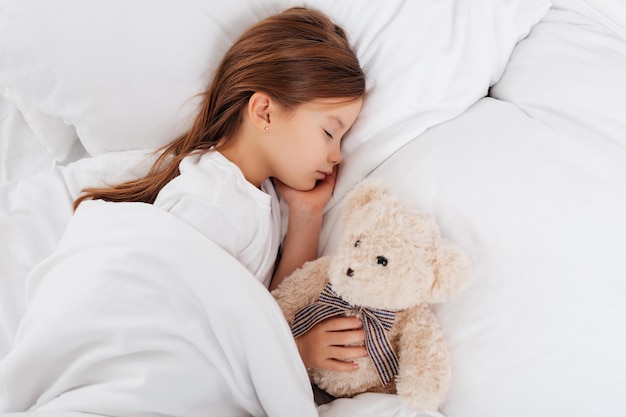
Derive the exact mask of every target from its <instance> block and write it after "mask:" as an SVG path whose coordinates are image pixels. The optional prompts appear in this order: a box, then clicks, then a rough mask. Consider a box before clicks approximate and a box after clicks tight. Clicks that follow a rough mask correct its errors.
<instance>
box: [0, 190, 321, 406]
mask: <svg viewBox="0 0 626 417" xmlns="http://www.w3.org/2000/svg"><path fill="white" fill-rule="evenodd" d="M0 411H1V412H17V411H51V412H70V411H75V412H85V413H89V414H96V415H115V416H137V415H150V414H154V413H159V414H162V415H163V414H167V415H177V416H206V415H215V416H240V415H253V416H264V415H271V416H286V417H292V416H313V415H317V411H316V408H315V405H314V403H313V396H312V391H311V388H310V385H309V381H308V377H307V375H306V371H305V368H304V366H303V365H302V363H301V361H300V358H299V355H298V352H297V349H296V347H295V344H294V342H293V338H292V336H291V333H290V331H289V328H288V326H287V325H286V323H285V322H284V319H283V318H282V314H281V312H280V310H279V308H278V307H277V305H276V304H275V302H274V300H273V299H272V297H271V295H270V294H269V293H268V291H267V290H266V289H265V288H264V287H263V286H262V285H261V284H260V283H259V282H258V281H257V280H255V279H254V277H253V276H252V275H251V274H250V273H249V272H248V271H247V270H246V269H245V268H244V267H243V266H241V265H240V264H239V263H238V262H237V261H236V260H234V259H233V258H232V257H230V256H229V255H228V254H226V252H224V251H223V250H221V248H219V247H218V246H216V245H215V244H214V243H213V242H211V241H209V240H208V239H206V238H205V237H204V236H203V235H201V234H200V233H198V232H197V231H195V230H194V229H191V228H190V227H189V226H187V225H186V224H184V223H183V222H181V221H179V220H178V219H176V218H175V217H173V216H171V215H169V214H166V213H164V212H162V211H160V210H158V209H157V208H155V207H153V206H151V205H146V204H140V203H124V204H114V203H105V202H101V201H96V202H87V203H85V204H83V205H81V207H80V208H79V210H78V211H77V213H76V215H75V216H74V218H73V219H72V221H71V222H70V225H69V228H68V229H67V231H66V233H65V235H64V236H63V238H62V240H61V242H60V244H59V246H58V248H57V251H56V252H55V254H54V255H53V256H51V257H50V258H48V259H47V260H46V261H44V262H43V263H41V264H40V265H39V266H38V267H37V268H36V269H35V270H34V271H33V273H32V274H31V275H30V277H29V280H28V282H27V309H26V314H25V316H24V318H23V320H22V322H21V324H20V326H19V328H18V332H17V337H16V339H15V343H14V346H13V349H12V350H11V351H10V352H9V353H8V355H7V356H6V357H5V358H4V360H3V361H2V362H0Z"/></svg>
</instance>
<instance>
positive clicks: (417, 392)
mask: <svg viewBox="0 0 626 417" xmlns="http://www.w3.org/2000/svg"><path fill="white" fill-rule="evenodd" d="M397 391H398V395H400V396H401V397H402V398H403V399H404V401H405V403H406V404H407V406H409V407H410V408H411V409H412V410H415V411H417V412H418V413H429V412H431V413H433V412H434V413H436V412H438V410H439V407H441V405H442V404H443V401H444V399H445V395H446V389H445V388H444V387H442V386H440V385H438V384H435V385H433V386H421V387H420V386H418V385H416V384H407V383H406V381H404V383H403V381H401V380H400V381H398V385H397Z"/></svg>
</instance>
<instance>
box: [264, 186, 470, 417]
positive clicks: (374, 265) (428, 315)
mask: <svg viewBox="0 0 626 417" xmlns="http://www.w3.org/2000/svg"><path fill="white" fill-rule="evenodd" d="M343 222H344V225H343V231H342V234H341V236H340V242H339V246H338V247H339V249H338V252H337V253H336V254H335V255H333V256H325V257H322V258H319V259H317V260H315V261H312V262H308V263H306V264H305V265H303V267H302V268H301V269H299V270H297V271H295V272H294V273H293V274H291V275H290V276H289V277H287V278H286V279H285V280H284V281H283V282H282V283H281V285H280V286H279V287H278V288H277V289H276V290H274V292H273V295H274V297H275V298H276V300H277V302H278V304H279V305H280V307H281V309H282V311H283V313H284V315H285V318H286V319H287V321H288V322H289V324H290V325H291V324H292V323H293V320H294V316H295V314H296V313H297V312H298V311H299V310H300V309H302V308H303V307H305V306H307V305H309V304H310V303H313V302H314V301H316V300H317V299H318V297H319V295H320V292H321V290H322V289H323V287H324V286H325V285H326V284H327V283H328V282H330V283H331V285H332V287H333V290H334V291H335V292H336V293H337V294H339V295H340V296H341V298H343V299H344V300H345V301H347V302H349V303H350V304H352V305H358V306H364V307H371V308H378V309H388V310H394V311H396V318H395V321H394V324H393V327H392V329H391V330H390V331H389V332H388V334H387V335H388V339H389V341H390V343H391V345H392V346H393V349H394V351H395V353H396V355H397V357H398V359H399V375H398V376H396V377H395V380H392V381H391V382H390V383H389V384H388V385H387V386H383V384H382V383H381V381H380V379H379V377H378V374H377V371H376V368H375V367H374V365H373V362H372V361H371V359H370V358H369V357H365V358H360V359H358V360H357V361H358V363H359V370H358V371H355V372H332V371H328V370H322V369H309V374H310V376H311V378H312V380H313V382H315V383H316V384H317V385H318V386H319V387H320V388H322V389H324V390H325V391H327V392H328V393H329V394H331V395H333V396H336V397H350V396H353V395H356V394H358V393H362V392H366V391H369V392H386V393H398V394H399V395H401V396H402V397H403V398H404V399H405V400H406V402H407V404H408V405H409V406H410V407H412V408H413V409H415V410H416V411H419V412H423V411H436V410H437V409H438V408H439V407H440V406H441V404H442V402H443V401H444V399H445V397H446V394H447V390H448V384H449V380H450V373H451V370H450V359H449V355H448V351H447V346H446V342H445V340H444V337H443V333H442V331H441V328H440V326H439V322H438V320H437V317H436V316H435V315H434V314H433V312H432V311H431V310H430V308H429V307H428V303H438V302H443V301H445V300H447V299H448V298H449V297H450V296H452V295H453V294H455V293H457V292H458V291H460V290H461V288H462V287H463V286H464V284H465V283H466V282H467V279H468V276H469V271H470V267H469V261H468V258H467V256H466V255H465V253H464V252H462V251H461V250H460V249H459V248H458V247H456V246H454V245H453V244H452V243H450V242H448V241H446V240H445V239H442V237H441V236H440V233H439V228H438V226H437V224H436V222H435V220H434V219H433V217H432V216H431V215H429V214H428V213H425V212H423V211H421V210H419V209H418V208H417V207H416V206H415V205H414V204H411V203H410V202H407V201H401V200H399V199H397V198H395V197H393V196H392V195H390V194H389V193H388V192H387V190H386V189H385V188H384V187H383V186H382V185H381V184H380V183H378V182H375V181H373V180H363V181H361V182H360V183H359V184H357V186H356V187H355V188H354V189H353V190H352V191H351V192H350V193H349V194H348V195H347V196H346V200H345V206H344V209H343ZM381 256H382V257H384V258H385V259H386V260H387V262H386V265H383V264H381V263H380V262H379V259H380V258H379V257H381ZM383 263H384V262H383ZM349 270H350V272H348V271H349ZM349 275H351V276H349Z"/></svg>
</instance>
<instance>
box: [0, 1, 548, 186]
mask: <svg viewBox="0 0 626 417" xmlns="http://www.w3.org/2000/svg"><path fill="white" fill-rule="evenodd" d="M303 3H304V4H305V5H308V6H311V7H315V8H318V9H321V10H323V11H326V12H327V13H329V14H330V15H331V16H332V17H333V18H334V19H335V20H336V21H337V22H338V23H339V24H341V25H342V26H344V28H345V29H346V30H347V32H348V34H349V36H350V39H351V41H352V42H353V44H354V45H355V46H356V51H357V53H358V56H359V59H360V60H361V63H362V65H363V67H364V69H365V71H366V73H367V77H368V87H369V89H370V91H371V94H370V96H369V100H368V102H367V104H366V106H365V108H364V110H363V114H362V117H360V119H359V120H358V122H357V125H356V126H355V127H354V131H353V132H352V134H351V135H350V136H351V137H350V139H349V140H347V141H346V142H345V155H346V156H350V155H352V154H357V153H360V154H361V157H360V158H359V161H360V162H359V163H358V169H356V170H355V174H354V177H355V178H356V177H361V176H362V175H360V173H362V172H367V171H368V170H371V169H373V168H374V167H375V166H376V165H377V164H378V163H380V162H381V161H383V160H384V159H385V158H386V157H387V156H389V155H390V154H391V153H392V152H393V151H395V150H397V149H398V148H399V147H400V146H402V145H403V144H404V143H406V142H407V141H408V140H409V139H411V138H413V137H415V136H416V135H418V134H419V133H421V132H423V131H424V130H425V129H426V128H428V127H430V126H432V125H434V124H436V123H439V122H441V121H443V120H448V119H450V118H452V117H455V116H457V115H458V114H460V113H461V112H462V111H463V110H465V109H466V108H467V107H468V106H469V105H471V104H472V103H473V102H475V101H476V100H477V99H478V98H479V97H482V96H484V95H486V93H487V89H488V87H489V85H490V84H492V83H494V82H495V81H497V80H498V78H499V77H500V75H501V74H502V71H503V69H504V67H505V65H506V63H507V61H508V58H509V55H510V53H511V50H512V48H513V46H514V45H515V43H516V42H517V41H518V40H519V39H521V38H523V37H524V36H525V35H526V34H527V33H528V31H529V29H530V28H531V26H532V25H533V24H535V23H536V22H537V21H538V20H539V19H540V18H541V17H542V16H543V15H544V14H545V13H546V11H547V9H548V7H549V2H548V1H547V0H507V1H502V0H472V1H467V0H440V1H414V0H393V1H385V2H366V3H355V2H348V1H339V0H310V1H304V2H302V1H295V0H275V1H271V2H268V1H263V0H245V1H244V0H241V1H234V2H232V1H231V2H198V1H195V0H180V1H176V2H173V1H166V0H160V1H156V0H155V1H151V2H150V4H149V5H147V4H146V2H145V1H141V0H128V1H124V2H111V1H104V0H96V1H89V2H85V1H81V0H58V1H54V2H49V1H45V0H5V2H4V5H3V6H2V8H1V9H0V62H3V63H4V62H10V63H11V65H1V66H0V93H1V94H3V95H4V96H5V97H7V98H8V99H9V100H11V101H12V102H13V103H14V104H16V105H17V106H18V107H20V109H21V110H22V111H23V112H24V113H25V114H26V113H28V114H29V115H30V117H29V122H30V123H31V125H32V126H33V130H34V131H39V132H45V133H42V134H41V135H40V140H42V142H44V144H45V145H46V146H47V147H48V148H56V149H55V152H52V153H53V154H54V155H56V156H57V157H59V158H60V159H62V157H63V156H65V155H66V154H67V152H68V150H69V149H70V148H71V145H72V142H73V141H74V140H76V136H75V134H76V133H77V134H78V137H79V138H80V140H81V141H82V143H83V145H84V147H85V149H87V151H88V152H89V153H90V154H92V155H96V154H101V153H104V152H109V151H117V150H126V149H135V148H154V147H157V146H160V145H163V144H165V143H167V142H168V141H170V140H171V139H173V138H174V137H176V136H177V135H178V134H180V133H182V132H183V131H184V130H185V129H186V128H187V127H188V126H189V124H190V119H191V117H192V115H193V114H194V111H195V109H196V106H197V101H196V100H195V99H194V96H195V95H196V94H197V93H200V92H202V91H203V90H204V88H205V85H206V83H207V82H208V80H209V79H210V76H211V72H212V71H213V70H214V68H215V67H216V65H217V63H218V61H219V60H220V59H221V57H222V55H223V54H224V52H225V51H226V50H227V48H228V47H229V46H230V44H231V43H232V42H233V41H234V40H235V39H236V37H238V35H239V34H240V33H241V32H242V31H243V30H244V29H245V28H247V27H248V26H249V25H250V24H252V23H254V22H256V21H258V20H259V19H261V18H263V17H266V16H268V15H270V14H273V13H277V12H279V11H281V10H283V9H285V8H287V7H291V6H294V5H302V4H303ZM416 115H419V116H420V117H419V118H417V119H415V117H414V116H416ZM51 119H56V122H55V123H53V122H52V120H51ZM51 125H52V126H53V128H50V126H51ZM366 143H367V144H368V146H365V147H364V146H363V145H364V144H366Z"/></svg>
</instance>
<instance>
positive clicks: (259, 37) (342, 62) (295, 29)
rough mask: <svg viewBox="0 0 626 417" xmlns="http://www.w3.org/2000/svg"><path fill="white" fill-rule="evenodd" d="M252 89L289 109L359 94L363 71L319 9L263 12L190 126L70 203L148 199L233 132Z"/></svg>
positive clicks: (223, 67)
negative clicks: (152, 156) (185, 163)
mask: <svg viewBox="0 0 626 417" xmlns="http://www.w3.org/2000/svg"><path fill="white" fill-rule="evenodd" d="M257 91H259V92H264V93H266V94H268V95H269V96H271V97H272V98H273V99H274V100H275V101H276V102H277V103H278V104H279V105H280V106H281V107H283V108H284V109H285V110H287V111H289V110H291V109H294V108H295V107H296V106H298V105H300V104H303V103H306V102H308V101H311V100H314V99H323V98H348V99H356V98H359V97H363V95H364V94H365V76H364V74H363V71H362V69H361V67H360V65H359V62H358V59H357V58H356V56H355V54H354V52H353V51H352V49H351V47H350V44H349V43H348V40H347V37H346V34H345V32H344V30H343V29H342V28H341V27H339V26H337V25H335V24H334V23H333V22H332V21H331V20H330V19H329V18H328V17H327V16H326V15H324V14H323V13H321V12H319V11H315V10H311V9H307V8H301V7H296V8H291V9H288V10H286V11H284V12H282V13H279V14H277V15H274V16H271V17H268V18H266V19H264V20H261V21H260V22H258V23H257V24H255V25H254V26H252V27H250V28H249V29H248V30H247V31H246V32H244V33H243V34H242V35H241V37H240V38H239V39H238V40H237V41H236V42H235V43H234V44H233V46H232V47H231V48H230V49H229V50H228V52H227V53H226V55H225V56H224V58H223V60H222V62H221V63H220V65H219V67H218V69H217V70H216V72H215V74H214V76H213V79H212V81H211V83H210V84H209V87H208V89H207V90H206V91H205V92H204V93H203V99H202V103H201V107H200V111H199V114H198V116H197V118H196V119H195V121H194V123H193V125H192V127H191V129H190V130H189V131H187V132H186V133H184V134H183V135H181V136H180V137H178V138H177V139H176V140H174V141H173V142H171V143H170V144H168V145H166V146H165V147H163V148H161V149H160V150H159V151H160V152H161V154H160V156H159V157H158V158H157V160H156V161H155V163H154V164H153V166H152V168H151V169H150V171H149V172H148V174H147V175H146V176H145V177H142V178H139V179H137V180H132V181H128V182H125V183H122V184H119V185H114V186H111V187H104V188H86V189H85V190H83V192H84V194H83V195H81V196H80V197H79V198H78V199H77V200H76V201H75V203H74V208H76V207H78V205H79V204H80V203H81V202H82V201H84V200H87V199H102V200H107V201H118V202H119V201H134V202H144V203H153V202H154V200H155V199H156V197H157V194H158V193H159V191H160V190H161V188H163V187H164V186H165V185H166V184H167V183H168V182H169V181H171V180H172V179H173V178H175V177H176V176H178V175H179V174H180V171H179V169H178V166H179V163H180V161H181V160H182V159H183V158H185V157H186V156H188V155H189V154H191V153H193V152H206V151H208V150H209V149H210V148H211V147H213V146H215V147H216V148H217V147H219V146H223V145H224V144H225V143H227V142H228V140H229V139H230V138H232V137H233V135H234V134H235V133H236V131H237V129H238V128H239V125H240V124H241V120H242V111H243V109H244V108H245V107H246V105H247V103H248V100H249V99H250V97H251V96H252V94H253V93H255V92H257Z"/></svg>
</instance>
